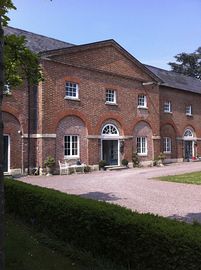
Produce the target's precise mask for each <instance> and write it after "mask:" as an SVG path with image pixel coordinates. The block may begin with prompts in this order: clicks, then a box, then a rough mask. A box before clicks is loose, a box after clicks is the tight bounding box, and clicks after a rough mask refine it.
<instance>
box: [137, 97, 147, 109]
mask: <svg viewBox="0 0 201 270" xmlns="http://www.w3.org/2000/svg"><path fill="white" fill-rule="evenodd" d="M142 100H143V105H141V104H139V103H141V101H142ZM137 108H140V109H148V107H147V96H146V95H144V94H140V95H138V106H137Z"/></svg>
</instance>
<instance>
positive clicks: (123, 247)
mask: <svg viewBox="0 0 201 270" xmlns="http://www.w3.org/2000/svg"><path fill="white" fill-rule="evenodd" d="M5 194H6V210H7V211H8V212H10V213H14V214H16V215H17V216H19V217H20V218H21V219H23V220H25V221H28V222H30V221H31V222H32V223H33V224H34V225H35V226H37V227H38V228H39V229H44V230H48V231H50V232H51V233H53V234H54V235H55V236H56V237H57V238H58V239H60V240H62V241H65V242H66V243H68V244H72V245H73V246H75V247H76V248H78V249H81V250H87V251H90V252H91V253H92V254H94V255H95V256H96V255H98V256H103V257H105V258H108V259H110V260H112V261H113V262H115V263H118V264H121V265H124V266H128V265H129V267H130V268H129V269H140V270H141V269H154V270H157V269H163V270H164V269H165V270H168V269H181V270H184V269H185V270H188V269H189V270H193V269H196V270H198V269H201V226H200V225H190V224H186V223H182V222H177V221H173V220H169V219H166V218H163V217H158V216H154V215H151V214H138V213H136V212H132V211H130V210H128V209H125V208H123V207H120V206H116V205H112V204H107V203H104V202H98V201H94V200H90V199H85V198H81V197H78V196H74V195H67V194H64V193H61V192H58V191H54V190H50V189H46V188H41V187H37V186H32V185H29V184H25V183H22V182H20V181H17V180H6V181H5Z"/></svg>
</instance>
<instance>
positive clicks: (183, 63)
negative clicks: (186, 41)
mask: <svg viewBox="0 0 201 270" xmlns="http://www.w3.org/2000/svg"><path fill="white" fill-rule="evenodd" d="M175 59H176V62H170V63H168V64H169V65H170V66H171V68H172V70H173V71H175V72H177V73H181V74H184V75H187V76H191V77H194V78H197V79H200V80H201V47H199V48H198V49H197V50H196V51H195V52H193V53H189V54H188V53H184V52H183V53H180V54H177V55H176V56H175Z"/></svg>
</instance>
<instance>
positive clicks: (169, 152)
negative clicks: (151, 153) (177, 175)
mask: <svg viewBox="0 0 201 270" xmlns="http://www.w3.org/2000/svg"><path fill="white" fill-rule="evenodd" d="M171 153H172V152H171V151H166V152H165V151H164V152H163V154H166V155H171Z"/></svg>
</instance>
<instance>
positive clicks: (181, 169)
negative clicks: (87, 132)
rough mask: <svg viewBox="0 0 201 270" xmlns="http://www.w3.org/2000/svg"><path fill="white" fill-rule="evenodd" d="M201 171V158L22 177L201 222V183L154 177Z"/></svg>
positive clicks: (48, 185) (104, 199) (71, 191)
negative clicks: (139, 166)
mask: <svg viewBox="0 0 201 270" xmlns="http://www.w3.org/2000/svg"><path fill="white" fill-rule="evenodd" d="M199 170H200V171H201V162H193V163H191V162H190V163H177V164H171V165H167V166H165V167H153V168H138V169H128V170H122V171H106V172H93V173H89V174H85V175H83V174H77V175H67V176H65V175H64V176H50V177H47V176H30V177H23V178H20V180H21V181H23V182H27V183H31V184H34V185H39V186H42V187H48V188H53V189H56V190H60V191H62V192H66V193H70V194H77V195H80V196H82V197H88V198H92V199H97V200H101V201H107V202H111V203H115V204H119V205H121V206H125V207H127V208H131V209H132V210H136V211H137V212H141V213H148V212H150V213H154V214H158V215H161V216H165V217H169V218H176V219H180V220H185V221H188V222H191V221H193V220H196V221H199V222H201V185H200V186H198V185H190V184H178V183H170V182H162V181H158V180H155V179H151V178H153V177H158V176H164V175H174V174H181V173H185V172H193V171H199Z"/></svg>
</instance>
